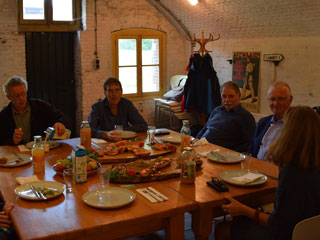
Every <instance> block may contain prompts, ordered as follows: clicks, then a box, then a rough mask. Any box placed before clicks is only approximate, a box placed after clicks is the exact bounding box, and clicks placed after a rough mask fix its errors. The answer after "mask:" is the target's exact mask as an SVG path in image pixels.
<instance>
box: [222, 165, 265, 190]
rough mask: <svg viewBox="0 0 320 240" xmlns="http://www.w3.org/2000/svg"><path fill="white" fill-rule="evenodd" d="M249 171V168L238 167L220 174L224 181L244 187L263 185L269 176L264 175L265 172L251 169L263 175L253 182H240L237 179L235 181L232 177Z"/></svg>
mask: <svg viewBox="0 0 320 240" xmlns="http://www.w3.org/2000/svg"><path fill="white" fill-rule="evenodd" d="M248 172H249V171H248V170H241V169H236V170H230V171H226V172H223V173H221V174H220V177H221V179H222V180H223V181H225V182H227V183H230V184H233V185H236V186H242V187H252V186H257V185H261V184H264V183H266V182H267V179H268V178H267V176H266V175H264V174H263V173H259V172H256V171H250V172H252V173H259V174H261V175H263V176H262V177H261V178H258V179H256V180H255V181H253V182H250V183H239V182H237V181H234V180H233V179H232V178H233V177H241V176H243V175H245V174H247V173H248Z"/></svg>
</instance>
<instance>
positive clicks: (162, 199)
mask: <svg viewBox="0 0 320 240" xmlns="http://www.w3.org/2000/svg"><path fill="white" fill-rule="evenodd" d="M146 189H147V190H148V191H149V192H151V193H153V194H154V195H155V196H157V197H158V198H160V199H161V201H167V200H168V199H166V198H165V197H163V196H161V195H160V194H158V193H156V192H155V191H153V190H152V189H151V187H147V188H146Z"/></svg>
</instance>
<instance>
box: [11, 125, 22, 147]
mask: <svg viewBox="0 0 320 240" xmlns="http://www.w3.org/2000/svg"><path fill="white" fill-rule="evenodd" d="M22 135H23V132H22V129H21V128H16V129H15V130H14V133H13V137H12V140H13V144H16V145H17V144H19V143H20V142H21V140H22Z"/></svg>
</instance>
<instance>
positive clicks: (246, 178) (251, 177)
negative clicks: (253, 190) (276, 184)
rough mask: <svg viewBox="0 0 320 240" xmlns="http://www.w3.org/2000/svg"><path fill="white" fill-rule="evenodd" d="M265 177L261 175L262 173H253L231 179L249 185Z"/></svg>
mask: <svg viewBox="0 0 320 240" xmlns="http://www.w3.org/2000/svg"><path fill="white" fill-rule="evenodd" d="M263 176H264V175H263V174H260V173H252V172H249V173H246V174H244V175H242V176H240V177H233V178H231V180H233V181H236V182H238V183H243V184H247V183H251V182H253V181H255V180H257V179H258V178H261V177H263Z"/></svg>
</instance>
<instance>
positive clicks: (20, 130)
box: [0, 76, 71, 145]
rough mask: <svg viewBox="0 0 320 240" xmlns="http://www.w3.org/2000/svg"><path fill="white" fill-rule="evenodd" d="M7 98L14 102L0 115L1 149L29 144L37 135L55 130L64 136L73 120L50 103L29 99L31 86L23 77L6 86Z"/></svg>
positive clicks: (16, 78) (11, 79)
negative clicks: (52, 128)
mask: <svg viewBox="0 0 320 240" xmlns="http://www.w3.org/2000/svg"><path fill="white" fill-rule="evenodd" d="M3 91H4V94H5V95H6V96H7V98H8V99H9V100H10V101H11V102H10V103H9V104H8V106H6V107H5V108H4V109H3V110H2V111H1V112H0V132H1V134H0V145H12V144H19V143H26V142H29V141H31V140H32V139H33V136H35V135H43V132H44V131H45V130H46V129H47V128H48V127H51V126H53V127H54V129H55V131H56V133H57V134H58V135H59V136H61V135H63V134H64V132H65V129H66V127H67V128H69V129H70V128H71V121H70V119H69V118H68V117H67V116H65V115H64V114H63V113H62V112H61V111H59V110H57V109H56V108H54V107H53V106H52V105H50V104H49V103H47V102H45V101H42V100H39V99H30V98H28V97H27V91H28V83H27V82H26V81H25V80H24V79H23V78H22V77H17V76H15V77H12V78H10V79H9V80H8V81H7V82H6V83H5V84H4V85H3Z"/></svg>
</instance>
